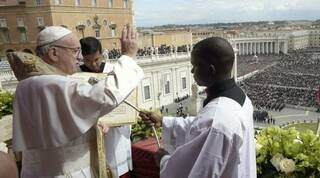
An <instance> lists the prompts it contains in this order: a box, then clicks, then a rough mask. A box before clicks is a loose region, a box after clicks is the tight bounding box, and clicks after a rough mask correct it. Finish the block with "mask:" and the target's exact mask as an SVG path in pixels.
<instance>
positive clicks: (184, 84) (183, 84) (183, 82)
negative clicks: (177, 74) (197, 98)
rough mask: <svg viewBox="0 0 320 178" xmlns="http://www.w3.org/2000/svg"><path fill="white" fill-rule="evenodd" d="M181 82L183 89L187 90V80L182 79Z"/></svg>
mask: <svg viewBox="0 0 320 178" xmlns="http://www.w3.org/2000/svg"><path fill="white" fill-rule="evenodd" d="M181 81H182V89H186V88H187V78H186V77H182V79H181Z"/></svg>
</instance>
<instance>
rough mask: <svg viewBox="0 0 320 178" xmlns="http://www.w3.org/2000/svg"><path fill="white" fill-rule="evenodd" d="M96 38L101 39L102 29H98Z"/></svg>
mask: <svg viewBox="0 0 320 178" xmlns="http://www.w3.org/2000/svg"><path fill="white" fill-rule="evenodd" d="M96 38H100V29H96Z"/></svg>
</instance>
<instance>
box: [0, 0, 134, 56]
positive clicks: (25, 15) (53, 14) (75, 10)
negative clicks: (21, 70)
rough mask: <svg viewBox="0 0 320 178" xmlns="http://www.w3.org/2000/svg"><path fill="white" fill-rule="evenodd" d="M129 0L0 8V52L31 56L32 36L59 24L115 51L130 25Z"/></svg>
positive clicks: (38, 0)
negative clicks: (122, 34) (125, 29)
mask: <svg viewBox="0 0 320 178" xmlns="http://www.w3.org/2000/svg"><path fill="white" fill-rule="evenodd" d="M132 1H133V0H19V1H15V3H13V2H14V1H10V0H7V1H6V2H2V4H1V6H0V53H1V54H2V55H4V53H5V52H7V51H25V52H31V53H34V49H35V43H36V41H35V40H36V36H37V34H38V33H39V32H40V31H41V30H42V29H43V28H45V27H46V26H51V25H61V26H63V27H66V28H68V29H70V30H71V31H73V32H74V33H75V34H77V36H78V37H79V38H82V37H85V36H94V37H97V38H98V39H100V40H101V43H102V46H103V47H105V48H119V47H120V44H119V37H120V35H121V30H122V28H123V26H124V25H125V24H133V18H134V14H133V9H132V3H133V2H132Z"/></svg>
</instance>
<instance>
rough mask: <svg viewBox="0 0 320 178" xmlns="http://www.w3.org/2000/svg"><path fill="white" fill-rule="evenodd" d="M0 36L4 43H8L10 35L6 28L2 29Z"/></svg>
mask: <svg viewBox="0 0 320 178" xmlns="http://www.w3.org/2000/svg"><path fill="white" fill-rule="evenodd" d="M1 37H2V41H3V42H4V43H10V35H9V31H8V30H2V33H1Z"/></svg>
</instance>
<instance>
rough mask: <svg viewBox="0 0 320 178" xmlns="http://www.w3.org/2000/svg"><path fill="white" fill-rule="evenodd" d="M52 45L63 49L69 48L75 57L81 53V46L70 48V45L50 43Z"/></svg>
mask: <svg viewBox="0 0 320 178" xmlns="http://www.w3.org/2000/svg"><path fill="white" fill-rule="evenodd" d="M52 46H54V47H58V48H64V49H69V50H71V52H72V54H74V55H75V56H76V57H78V56H79V55H80V53H81V48H80V47H78V48H70V47H67V46H60V45H52Z"/></svg>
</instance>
